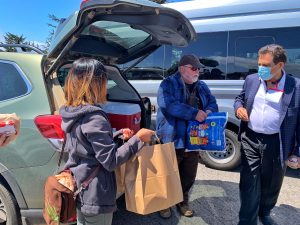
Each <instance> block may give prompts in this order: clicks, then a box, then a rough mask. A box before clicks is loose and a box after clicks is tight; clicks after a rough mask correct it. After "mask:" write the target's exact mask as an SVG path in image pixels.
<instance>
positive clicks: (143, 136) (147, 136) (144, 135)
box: [136, 128, 155, 142]
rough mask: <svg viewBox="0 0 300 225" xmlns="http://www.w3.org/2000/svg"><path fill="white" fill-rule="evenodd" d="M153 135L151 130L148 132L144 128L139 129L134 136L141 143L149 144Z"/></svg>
mask: <svg viewBox="0 0 300 225" xmlns="http://www.w3.org/2000/svg"><path fill="white" fill-rule="evenodd" d="M154 134H155V132H154V131H153V130H148V129H145V128H142V129H140V130H139V131H138V132H137V133H136V136H137V137H138V138H139V139H140V140H141V141H142V142H150V141H151V137H152V136H153V135H154Z"/></svg>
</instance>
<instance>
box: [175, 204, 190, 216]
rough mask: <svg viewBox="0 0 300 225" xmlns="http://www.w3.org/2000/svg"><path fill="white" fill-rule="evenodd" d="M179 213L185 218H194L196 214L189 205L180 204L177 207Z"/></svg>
mask: <svg viewBox="0 0 300 225" xmlns="http://www.w3.org/2000/svg"><path fill="white" fill-rule="evenodd" d="M176 206H177V208H178V210H179V212H180V213H181V215H183V216H185V217H192V216H194V212H193V210H192V209H191V208H190V207H189V205H188V204H187V203H184V202H182V203H179V204H177V205H176Z"/></svg>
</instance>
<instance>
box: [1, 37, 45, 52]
mask: <svg viewBox="0 0 300 225" xmlns="http://www.w3.org/2000/svg"><path fill="white" fill-rule="evenodd" d="M4 40H5V42H4V43H3V42H0V44H25V45H30V46H33V47H35V48H38V49H41V47H43V46H39V45H38V44H37V43H35V42H34V41H26V37H24V36H23V34H21V35H17V34H13V33H10V32H7V33H5V35H4ZM3 48H4V49H5V51H7V52H17V48H15V47H3ZM21 49H22V51H23V52H27V51H31V49H30V48H26V47H21Z"/></svg>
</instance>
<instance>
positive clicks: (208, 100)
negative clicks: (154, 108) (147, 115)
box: [156, 72, 218, 149]
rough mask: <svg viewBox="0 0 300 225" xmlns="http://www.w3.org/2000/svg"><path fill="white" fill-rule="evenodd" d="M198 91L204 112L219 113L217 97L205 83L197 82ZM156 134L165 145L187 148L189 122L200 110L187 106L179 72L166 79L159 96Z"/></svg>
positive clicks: (161, 85) (159, 90)
mask: <svg viewBox="0 0 300 225" xmlns="http://www.w3.org/2000/svg"><path fill="white" fill-rule="evenodd" d="M196 91H197V93H198V96H199V97H200V99H201V102H202V105H203V111H206V110H211V111H212V112H217V111H218V105H217V103H216V99H215V97H214V96H213V95H212V94H211V92H210V90H209V89H208V87H207V85H206V84H205V83H204V82H203V81H200V80H199V81H197V84H196ZM157 103H158V106H159V108H158V112H157V118H156V132H157V135H158V136H159V138H160V139H161V140H162V142H163V143H167V142H175V148H176V149H179V148H185V147H186V143H185V139H186V130H187V121H189V120H194V119H195V118H196V115H197V113H198V109H197V108H194V107H192V106H190V105H188V104H187V96H186V88H185V84H184V82H183V80H182V79H181V74H180V73H179V72H177V73H175V74H174V75H172V76H169V77H167V78H166V79H164V80H163V81H162V82H161V84H160V86H159V89H158V94H157Z"/></svg>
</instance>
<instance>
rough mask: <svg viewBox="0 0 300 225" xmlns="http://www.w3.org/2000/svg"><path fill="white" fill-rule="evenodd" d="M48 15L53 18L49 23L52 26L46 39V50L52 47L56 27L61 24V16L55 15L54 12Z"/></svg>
mask: <svg viewBox="0 0 300 225" xmlns="http://www.w3.org/2000/svg"><path fill="white" fill-rule="evenodd" d="M48 17H49V19H50V20H51V22H50V23H47V25H48V27H50V31H49V35H48V37H47V39H46V49H45V50H46V51H48V49H49V47H50V44H51V41H52V38H53V35H54V33H55V30H56V27H57V25H58V24H59V22H60V21H61V19H60V18H58V17H57V16H55V15H53V14H49V15H48Z"/></svg>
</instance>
